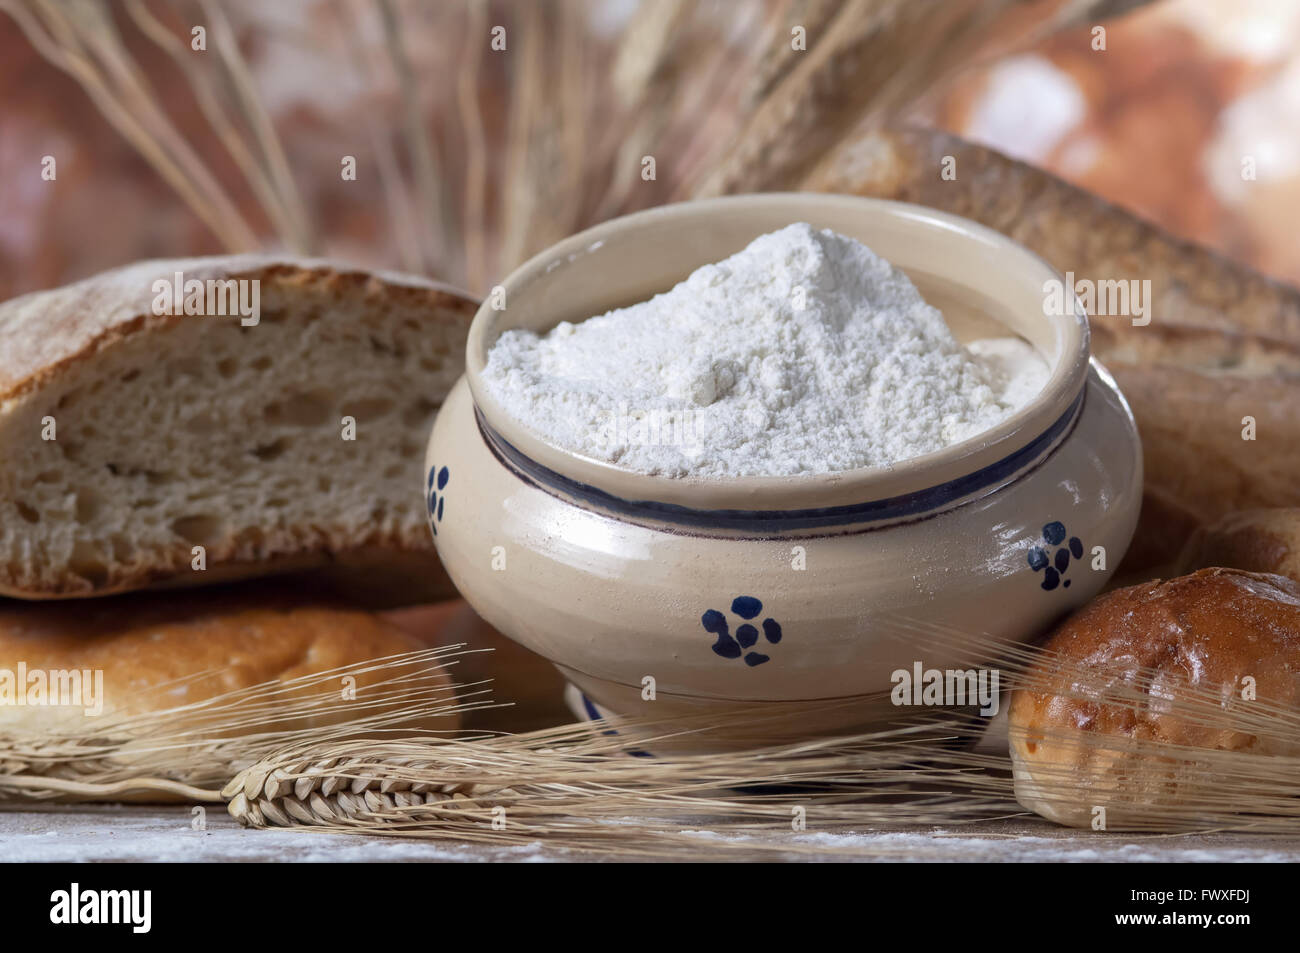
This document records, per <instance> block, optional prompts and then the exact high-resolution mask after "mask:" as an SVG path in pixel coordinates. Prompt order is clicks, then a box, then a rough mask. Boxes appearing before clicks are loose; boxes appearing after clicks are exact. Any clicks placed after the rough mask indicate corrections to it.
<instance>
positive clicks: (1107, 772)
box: [1008, 568, 1300, 827]
mask: <svg viewBox="0 0 1300 953" xmlns="http://www.w3.org/2000/svg"><path fill="white" fill-rule="evenodd" d="M1043 648H1044V649H1045V650H1046V651H1047V652H1048V653H1050V655H1048V656H1046V657H1045V659H1046V660H1045V661H1044V662H1042V663H1040V664H1039V666H1038V667H1037V668H1036V669H1035V670H1033V671H1031V672H1030V673H1029V678H1031V679H1033V684H1034V686H1035V687H1034V688H1033V689H1032V690H1030V689H1023V688H1022V689H1019V690H1017V691H1016V692H1015V693H1014V694H1013V696H1012V699H1011V704H1010V707H1009V711H1008V717H1009V724H1010V736H1011V758H1012V763H1013V766H1014V773H1015V785H1016V798H1017V800H1019V801H1020V803H1021V804H1022V805H1024V806H1025V807H1027V808H1029V809H1030V810H1033V811H1036V812H1037V813H1039V814H1041V815H1043V816H1044V817H1047V818H1050V819H1051V820H1055V821H1058V822H1059V823H1063V824H1068V825H1071V826H1079V827H1083V826H1088V825H1089V823H1090V822H1091V820H1092V808H1093V807H1095V806H1097V805H1102V806H1107V807H1108V809H1109V810H1110V811H1111V813H1112V818H1111V819H1112V821H1114V820H1115V819H1116V817H1117V816H1118V817H1120V818H1121V819H1122V815H1123V809H1124V805H1126V804H1130V805H1131V804H1144V805H1147V806H1148V808H1149V807H1150V806H1152V805H1156V804H1159V803H1162V801H1163V802H1165V803H1170V804H1178V803H1180V799H1182V798H1185V797H1187V796H1188V792H1189V790H1190V789H1191V786H1192V785H1202V786H1203V785H1205V784H1208V783H1210V781H1209V780H1208V779H1205V778H1199V777H1193V778H1184V779H1182V782H1181V787H1180V782H1179V781H1178V779H1177V777H1176V772H1175V773H1174V774H1166V773H1163V771H1164V762H1165V761H1167V760H1168V759H1159V758H1156V757H1155V756H1153V755H1152V754H1151V753H1150V751H1149V750H1146V749H1144V750H1138V749H1135V748H1134V747H1133V746H1131V745H1129V744H1128V742H1137V743H1144V742H1156V743H1164V744H1169V745H1186V746H1191V747H1196V748H1209V749H1218V750H1224V751H1248V752H1253V753H1258V754H1263V755H1269V754H1288V755H1295V754H1300V738H1296V739H1294V740H1293V741H1291V742H1290V743H1287V742H1283V741H1279V740H1278V739H1276V738H1272V737H1258V736H1256V735H1254V734H1251V733H1250V732H1249V731H1244V730H1240V729H1239V728H1238V726H1237V725H1235V724H1234V722H1233V719H1232V718H1231V715H1230V710H1231V708H1232V707H1234V706H1236V705H1240V704H1246V703H1243V702H1241V701H1240V691H1241V687H1242V686H1243V685H1244V684H1245V683H1244V681H1243V679H1244V678H1245V677H1247V676H1249V677H1250V678H1252V679H1254V682H1255V692H1256V695H1257V698H1258V699H1259V700H1262V701H1268V702H1271V703H1273V704H1275V705H1281V706H1290V707H1296V706H1300V584H1297V583H1296V582H1294V581H1293V580H1291V579H1288V578H1286V577H1284V576H1278V575H1271V574H1267V573H1252V572H1244V571H1240V570H1235V569H1225V568H1209V569H1202V570H1200V571H1198V572H1194V573H1192V574H1190V575H1187V576H1182V577H1179V578H1177V579H1171V580H1168V581H1160V580H1156V581H1154V582H1148V583H1143V584H1140V585H1136V586H1130V587H1129V588H1126V589H1119V590H1115V591H1113V592H1110V593H1107V594H1105V595H1102V596H1100V597H1098V598H1097V599H1094V600H1093V601H1092V602H1090V603H1089V604H1088V605H1086V606H1085V607H1084V608H1083V609H1081V610H1080V611H1079V612H1076V613H1075V614H1074V615H1072V616H1071V617H1070V618H1069V619H1067V620H1066V621H1065V622H1064V623H1063V624H1062V625H1061V626H1060V627H1059V628H1057V629H1056V631H1055V632H1053V633H1052V635H1051V636H1050V637H1049V638H1048V639H1047V641H1046V642H1045V643H1044V645H1043ZM1140 677H1150V678H1151V682H1150V685H1149V688H1148V694H1147V695H1146V700H1145V701H1144V702H1143V703H1142V704H1140V705H1138V706H1137V707H1136V710H1135V708H1134V707H1133V706H1130V705H1126V704H1116V703H1114V701H1113V700H1112V701H1111V702H1109V703H1108V702H1106V701H1098V700H1096V699H1095V698H1089V697H1087V695H1088V694H1089V693H1095V692H1096V691H1099V690H1101V691H1104V689H1105V686H1106V685H1119V684H1127V685H1135V684H1139V683H1138V679H1139V678H1140ZM1189 686H1195V687H1197V688H1199V689H1202V690H1207V689H1208V690H1210V691H1212V692H1216V693H1217V694H1218V696H1219V697H1220V699H1221V708H1222V711H1223V713H1224V716H1223V717H1222V718H1218V717H1216V718H1213V719H1208V720H1207V721H1208V723H1197V722H1196V720H1194V719H1189V718H1188V717H1187V716H1186V714H1185V713H1182V712H1180V711H1178V710H1174V711H1170V709H1169V703H1168V699H1170V698H1175V699H1176V698H1177V697H1178V696H1179V693H1180V692H1181V693H1186V692H1187V690H1188V688H1189ZM1107 739H1119V741H1118V742H1113V741H1112V742H1109V743H1108V742H1107Z"/></svg>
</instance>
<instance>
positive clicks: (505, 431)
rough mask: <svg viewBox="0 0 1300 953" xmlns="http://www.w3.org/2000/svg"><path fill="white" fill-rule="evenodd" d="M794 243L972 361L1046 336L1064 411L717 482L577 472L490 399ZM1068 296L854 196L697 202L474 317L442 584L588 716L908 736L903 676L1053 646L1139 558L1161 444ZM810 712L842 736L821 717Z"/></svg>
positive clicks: (446, 469) (948, 232)
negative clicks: (563, 356)
mask: <svg viewBox="0 0 1300 953" xmlns="http://www.w3.org/2000/svg"><path fill="white" fill-rule="evenodd" d="M794 221H808V222H811V223H812V224H813V225H816V226H819V227H822V226H824V227H830V228H834V229H835V230H836V231H839V232H842V233H844V234H847V235H851V236H853V237H855V238H858V239H860V240H862V241H864V242H866V243H867V244H868V245H870V246H871V247H872V248H873V249H874V250H875V251H876V252H878V253H879V254H882V255H884V256H885V257H886V258H888V259H889V260H890V261H892V262H893V263H894V264H896V265H897V266H899V267H901V268H902V269H903V270H904V271H906V272H907V273H908V275H909V276H910V277H911V278H912V279H913V281H914V282H915V283H916V284H917V286H918V287H919V288H920V290H921V292H922V294H923V295H925V296H926V298H927V299H928V300H930V301H931V303H932V304H935V305H936V306H938V307H939V308H940V309H941V310H943V311H944V313H945V317H947V318H948V320H949V323H950V324H951V325H952V326H953V327H954V330H955V332H956V333H957V334H958V336H959V337H960V338H963V339H967V340H968V339H971V338H973V337H983V336H992V335H997V334H1005V333H1006V332H1007V330H1010V331H1012V332H1014V333H1017V334H1019V335H1021V336H1022V337H1024V338H1025V339H1026V340H1028V341H1029V342H1030V343H1031V344H1033V345H1034V346H1035V348H1036V349H1037V350H1038V351H1039V352H1040V353H1041V354H1043V356H1044V357H1045V358H1046V359H1047V360H1048V362H1049V364H1050V366H1051V368H1052V376H1051V379H1050V380H1049V382H1048V384H1047V386H1046V387H1045V389H1044V390H1043V392H1042V393H1041V394H1040V395H1039V396H1038V398H1036V400H1034V401H1033V402H1031V403H1030V405H1028V406H1027V407H1025V408H1024V409H1022V410H1021V411H1020V412H1018V413H1017V414H1015V415H1013V417H1012V418H1011V419H1009V420H1008V421H1007V422H1006V423H1004V424H1003V425H1002V426H1000V427H999V428H996V429H995V430H993V431H990V432H989V433H987V434H983V435H980V436H979V437H977V438H975V439H974V440H970V441H966V442H965V443H963V444H958V445H956V446H954V447H950V448H948V449H946V450H943V451H940V452H939V453H936V454H930V455H927V457H922V458H918V459H916V460H913V461H906V462H904V463H903V464H900V465H898V466H896V467H893V468H889V469H880V470H863V471H850V472H847V473H839V474H825V475H815V476H809V477H794V478H772V479H762V478H758V479H746V480H716V481H709V480H672V479H667V478H657V477H650V476H645V475H642V474H630V473H628V472H626V471H621V470H618V469H617V468H615V467H612V466H609V465H608V464H604V463H601V462H599V461H593V460H590V459H586V458H583V457H581V456H579V455H576V454H571V453H568V452H566V451H564V450H563V449H561V448H557V447H553V446H550V445H548V444H546V443H545V442H544V441H542V440H541V439H540V438H539V437H538V436H537V435H536V434H534V433H531V432H530V431H528V429H527V428H526V426H525V425H524V424H523V423H522V422H520V421H516V420H512V419H510V418H509V417H507V416H506V415H505V413H504V411H503V410H502V409H501V408H500V407H499V406H497V405H496V404H495V402H494V401H492V400H491V397H490V395H485V394H484V388H483V387H482V385H481V382H480V381H479V380H478V373H479V371H481V369H482V367H483V363H484V360H485V357H486V352H487V349H488V348H489V347H490V346H491V342H492V341H493V340H494V339H495V336H496V335H497V334H499V333H500V331H501V330H504V329H506V328H509V327H529V328H534V329H537V330H545V329H546V328H549V327H551V326H553V325H554V324H556V323H558V322H559V321H561V320H581V319H582V318H584V317H586V316H588V315H591V314H594V313H599V312H601V311H604V310H607V309H608V308H610V307H616V306H621V305H625V304H629V303H632V302H634V301H637V300H643V299H644V298H646V297H648V296H649V295H651V294H653V293H655V292H658V291H663V290H666V289H667V288H669V287H671V286H672V285H673V284H674V283H675V282H676V281H678V280H680V279H681V278H682V277H684V276H685V275H686V274H688V273H689V272H690V271H691V270H693V269H694V268H695V267H698V266H699V265H701V264H704V263H706V262H712V261H717V260H719V259H721V258H723V257H725V256H727V255H729V254H731V253H733V252H735V251H737V250H739V249H740V248H742V247H744V245H745V244H747V243H748V242H749V241H750V240H752V239H753V238H754V237H756V236H757V235H759V234H762V233H764V232H768V231H772V230H773V229H776V228H779V227H782V226H784V225H787V224H789V223H791V222H794ZM1055 279H1056V276H1055V275H1054V273H1053V272H1052V271H1051V269H1050V268H1049V267H1048V266H1047V265H1046V264H1044V263H1043V262H1042V261H1040V260H1039V259H1038V258H1036V257H1035V256H1033V255H1032V254H1030V253H1029V252H1027V251H1025V250H1024V249H1022V248H1020V247H1019V246H1016V245H1015V244H1013V243H1011V242H1010V241H1008V240H1007V239H1005V238H1003V237H1002V236H1000V235H997V234H996V233H993V232H990V231H988V230H986V229H983V228H981V227H980V226H978V225H975V224H973V223H969V222H965V221H963V220H961V219H957V218H954V217H952V216H947V215H943V214H941V213H938V212H932V211H930V210H926V209H920V208H917V207H914V206H906V205H900V204H898V203H890V202H878V201H873V200H868V199H858V198H848V197H842V196H817V195H770V196H765V195H757V196H744V197H739V198H735V199H725V200H713V201H709V202H699V203H688V204H685V205H681V206H669V207H666V208H663V209H655V210H652V211H651V212H648V213H640V214H639V215H634V216H629V217H627V218H625V219H618V220H615V221H614V222H610V223H607V224H605V225H603V226H600V227H599V228H597V229H593V230H591V231H590V232H586V233H583V234H581V235H578V236H574V237H573V238H571V239H569V240H567V241H566V242H563V243H561V244H560V245H558V246H556V247H555V248H554V249H551V250H550V251H548V252H546V253H544V254H543V255H541V256H538V258H536V259H534V260H533V261H531V262H529V263H528V264H526V265H525V266H523V267H522V268H521V269H520V270H519V271H518V272H516V273H515V274H514V275H512V276H511V277H510V278H509V279H508V280H507V281H506V283H505V286H504V287H505V293H506V302H507V307H506V308H505V309H504V310H494V309H493V307H492V304H491V302H489V303H488V304H485V305H484V307H483V309H482V310H481V311H480V313H479V315H478V316H477V317H476V319H475V323H474V327H473V329H472V330H471V336H470V342H469V353H468V364H467V366H468V371H467V375H466V379H462V381H461V382H460V383H459V384H458V385H457V386H456V387H455V389H454V390H453V392H452V393H451V394H450V395H449V397H448V399H447V401H446V403H445V404H444V406H443V408H442V410H441V412H440V413H439V415H438V419H437V421H436V423H435V425H434V429H433V433H432V435H431V437H430V441H429V448H428V453H427V457H426V467H425V470H426V474H427V478H426V482H425V494H426V498H427V502H428V507H429V516H430V524H431V527H432V529H433V531H434V533H435V539H436V543H437V547H438V551H439V554H440V556H441V558H442V561H443V563H444V565H445V566H446V568H447V571H448V573H449V574H450V575H451V578H452V580H453V581H454V582H455V584H456V585H457V587H458V588H459V589H460V591H461V593H462V594H463V595H464V596H465V598H466V599H468V600H469V602H470V603H471V604H472V605H473V606H474V607H475V609H477V610H478V612H479V613H480V614H481V615H482V616H483V617H484V618H485V619H487V621H488V622H490V623H491V624H492V625H493V626H495V627H496V628H498V629H499V630H500V631H502V632H503V633H505V634H506V635H507V636H509V637H510V638H512V639H515V640H516V641H518V642H520V643H522V644H523V645H525V646H527V647H528V648H530V649H532V650H533V651H536V652H538V653H540V654H542V655H543V656H545V657H547V658H549V659H550V660H552V661H553V662H554V663H555V664H556V665H557V666H559V667H560V669H561V670H562V671H563V672H564V673H565V675H566V676H567V677H568V678H569V679H570V681H571V682H573V684H574V685H576V686H577V687H578V688H579V689H580V690H581V692H582V693H583V694H584V695H585V696H586V702H590V703H591V704H586V703H585V702H584V707H585V708H587V709H589V710H588V711H587V712H586V713H587V714H589V715H590V714H595V713H596V712H601V713H605V712H614V713H619V714H628V713H631V712H634V711H649V712H651V713H653V714H657V715H668V714H671V713H673V712H675V711H683V712H685V711H699V710H707V709H710V708H711V707H716V708H717V709H718V710H719V711H720V712H721V711H726V710H727V709H732V708H738V709H740V710H741V711H743V710H744V709H745V708H746V707H748V708H750V709H753V708H754V707H755V706H758V705H760V703H761V704H762V705H764V706H767V709H768V710H769V711H787V710H788V711H789V713H790V717H789V718H787V719H785V724H784V728H785V730H786V732H787V733H788V734H789V736H791V737H798V736H800V735H802V734H815V733H821V732H824V731H828V730H836V729H839V728H844V727H849V726H859V725H862V724H870V723H877V722H879V721H881V720H885V719H888V718H890V717H892V716H896V715H897V714H898V712H897V710H895V709H892V706H890V705H889V704H888V699H887V697H886V696H887V693H888V691H889V689H890V687H891V684H892V681H891V676H892V674H893V673H894V672H895V671H896V670H899V669H908V670H911V669H912V668H913V666H914V664H915V663H917V662H921V663H923V664H924V666H925V667H927V668H932V667H934V668H945V667H950V666H955V665H961V666H969V665H971V664H972V663H973V661H974V660H976V657H977V656H978V653H975V652H973V650H972V648H971V645H970V644H969V643H964V642H963V640H962V637H961V635H962V633H966V634H967V635H969V636H971V637H975V638H978V639H985V638H991V639H996V640H1005V641H1024V640H1027V639H1030V638H1033V637H1034V636H1036V635H1038V634H1039V633H1041V632H1042V631H1043V630H1044V628H1045V627H1046V626H1048V625H1050V624H1051V623H1052V622H1053V621H1055V620H1056V619H1057V618H1059V617H1060V616H1061V615H1063V614H1064V613H1066V612H1068V611H1069V610H1071V609H1072V608H1075V607H1077V606H1078V605H1080V604H1081V603H1083V602H1085V601H1086V600H1087V599H1089V598H1091V597H1092V596H1093V595H1095V594H1096V593H1097V592H1098V591H1099V590H1100V589H1101V587H1102V586H1103V585H1104V583H1105V582H1106V580H1107V579H1108V578H1109V575H1110V573H1111V571H1112V570H1113V569H1114V567H1115V566H1116V565H1117V563H1118V562H1119V560H1120V558H1121V557H1122V556H1123V554H1124V550H1125V549H1126V547H1127V546H1128V543H1129V540H1130V538H1131V536H1132V533H1133V529H1134V526H1135V524H1136V519H1137V512H1138V506H1139V502H1140V497H1141V483H1142V470H1141V454H1140V445H1139V442H1138V437H1137V431H1136V428H1135V425H1134V422H1133V418H1132V415H1131V413H1130V412H1129V409H1128V407H1127V405H1126V404H1125V402H1124V399H1123V397H1122V395H1121V394H1120V393H1119V391H1118V389H1117V388H1116V386H1115V384H1114V381H1113V380H1112V379H1111V378H1110V376H1109V374H1107V373H1106V371H1105V369H1104V368H1102V367H1100V366H1099V365H1097V364H1096V363H1095V362H1089V359H1088V347H1087V325H1086V321H1085V319H1084V317H1083V315H1082V314H1081V313H1080V312H1078V311H1075V312H1072V313H1069V314H1062V315H1048V314H1044V309H1043V299H1044V285H1045V282H1047V281H1051V280H1055ZM651 698H653V702H652V701H650V699H651ZM830 700H839V702H844V704H843V705H842V706H840V707H836V706H832V707H831V708H829V709H827V708H826V707H825V704H824V703H825V702H827V701H830ZM854 700H856V701H854ZM809 702H816V703H817V704H818V705H821V706H822V707H821V713H820V714H818V715H816V716H813V715H811V714H810V715H809V716H808V717H807V718H802V719H801V718H800V717H799V715H798V710H799V709H798V706H799V705H800V704H805V703H809ZM839 702H837V703H836V705H838V704H839ZM773 706H775V707H773ZM828 711H829V712H830V714H827V712H828Z"/></svg>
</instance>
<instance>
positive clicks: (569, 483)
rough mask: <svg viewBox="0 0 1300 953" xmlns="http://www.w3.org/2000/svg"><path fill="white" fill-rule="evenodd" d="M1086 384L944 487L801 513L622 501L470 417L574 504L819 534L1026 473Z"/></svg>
mask: <svg viewBox="0 0 1300 953" xmlns="http://www.w3.org/2000/svg"><path fill="white" fill-rule="evenodd" d="M1087 390H1088V387H1087V384H1085V385H1084V387H1083V388H1082V389H1081V390H1080V391H1079V396H1078V397H1076V398H1075V399H1074V402H1073V403H1072V404H1071V405H1070V406H1069V408H1068V409H1067V410H1066V411H1065V413H1064V414H1062V415H1061V416H1060V417H1059V418H1058V419H1057V421H1056V422H1055V423H1053V424H1052V425H1051V426H1050V427H1048V428H1047V429H1046V430H1044V431H1043V432H1042V433H1041V434H1039V435H1038V436H1037V437H1035V438H1034V439H1033V440H1031V441H1030V442H1029V443H1027V444H1025V446H1023V447H1021V448H1020V449H1019V450H1017V451H1016V452H1015V453H1013V454H1011V455H1009V456H1006V457H1003V458H1002V459H1001V460H999V461H997V462H996V463H991V464H989V465H988V466H987V467H984V468H983V469H981V470H976V471H975V472H974V473H968V474H966V475H965V476H960V477H958V478H957V479H955V480H950V481H948V482H947V483H940V484H939V485H937V486H932V487H927V488H926V489H924V490H917V491H916V492H915V493H905V494H902V495H900V496H892V497H886V498H885V499H882V500H872V501H869V502H866V503H851V504H848V505H846V506H827V507H820V508H816V509H803V510H697V509H693V508H691V507H689V506H682V505H681V504H678V503H663V502H660V501H658V500H625V499H623V498H621V497H617V496H614V495H613V494H611V493H607V492H605V491H604V490H601V489H598V488H597V487H594V486H591V485H590V484H587V483H580V482H578V481H577V480H572V479H570V478H569V477H566V476H564V475H563V474H560V473H557V472H555V471H554V470H551V469H550V468H548V467H546V466H543V465H542V464H540V463H538V462H537V461H536V460H533V459H532V458H530V457H527V456H525V455H524V454H523V453H522V452H521V451H520V450H519V449H518V448H517V447H515V446H514V445H513V444H511V443H509V442H508V441H507V440H505V439H504V438H503V437H502V436H501V435H500V434H499V433H497V432H496V431H495V430H493V429H492V427H491V426H490V425H489V424H488V422H487V421H486V420H484V419H483V414H482V413H481V412H480V411H479V409H478V407H477V406H475V407H474V416H475V419H476V420H477V421H478V428H479V433H480V434H482V436H483V439H484V442H486V443H487V445H488V447H489V448H490V449H491V450H492V451H493V453H494V454H495V455H496V456H497V457H498V459H500V460H501V461H502V462H503V463H505V464H506V465H508V466H509V467H511V468H512V469H514V470H516V471H517V472H519V473H520V474H521V475H523V476H526V477H528V478H529V479H530V480H532V481H534V482H536V483H538V484H539V485H541V486H545V487H550V488H552V489H554V490H558V491H559V492H561V493H564V494H565V495H567V496H571V497H573V498H574V499H577V500H582V501H584V502H587V503H590V504H592V505H594V506H597V507H599V508H601V509H604V510H608V511H610V512H613V513H618V514H621V515H624V516H628V517H632V518H636V519H641V520H645V519H653V520H661V521H664V522H668V523H676V524H678V525H683V526H691V527H703V528H707V529H724V530H734V531H739V532H750V533H755V534H762V535H768V534H772V533H777V532H781V531H784V530H803V529H824V528H827V527H832V526H843V525H845V524H851V523H869V522H880V521H884V520H888V521H891V522H892V521H894V520H902V519H907V518H909V517H915V516H918V515H921V514H923V513H928V512H930V511H932V510H936V509H940V508H943V507H946V506H949V505H951V504H953V503H956V502H957V501H959V500H962V499H964V498H965V497H968V496H971V495H972V494H975V493H978V492H979V491H980V490H983V489H985V488H987V487H991V486H995V485H997V484H1000V483H1003V482H1005V481H1006V480H1008V479H1009V478H1010V477H1012V476H1013V475H1014V474H1016V473H1017V472H1019V471H1020V470H1022V469H1024V468H1026V467H1028V466H1029V465H1030V464H1032V463H1033V462H1034V461H1035V460H1036V459H1037V458H1038V457H1039V456H1041V455H1042V454H1043V453H1044V452H1046V451H1047V450H1048V449H1049V448H1050V447H1051V446H1052V444H1053V443H1054V442H1055V441H1056V440H1057V439H1058V438H1059V437H1061V436H1062V435H1063V434H1064V433H1065V432H1066V431H1067V430H1068V429H1069V428H1070V426H1071V424H1072V423H1073V422H1074V420H1075V418H1076V417H1077V416H1078V415H1079V414H1080V413H1081V412H1082V408H1083V403H1084V395H1085V394H1086V393H1087Z"/></svg>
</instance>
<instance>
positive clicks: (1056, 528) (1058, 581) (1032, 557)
mask: <svg viewBox="0 0 1300 953" xmlns="http://www.w3.org/2000/svg"><path fill="white" fill-rule="evenodd" d="M1066 535H1067V533H1066V529H1065V524H1064V523H1062V522H1059V521H1053V522H1051V523H1048V524H1047V525H1046V526H1044V527H1043V541H1044V542H1045V543H1046V544H1047V545H1046V546H1033V547H1031V548H1030V550H1029V555H1028V558H1029V568H1030V569H1032V570H1033V571H1034V572H1041V573H1042V574H1043V582H1042V587H1043V588H1044V589H1047V590H1049V591H1050V590H1052V589H1055V588H1056V587H1057V586H1060V587H1061V588H1062V589H1069V588H1070V580H1068V579H1066V578H1065V572H1066V570H1067V569H1069V568H1070V559H1071V557H1073V558H1074V559H1082V558H1083V541H1082V540H1081V539H1079V537H1078V536H1071V537H1070V541H1069V542H1068V543H1067V542H1066V541H1065V537H1066ZM1052 546H1054V547H1057V548H1056V551H1055V552H1054V553H1049V552H1048V547H1052Z"/></svg>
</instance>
